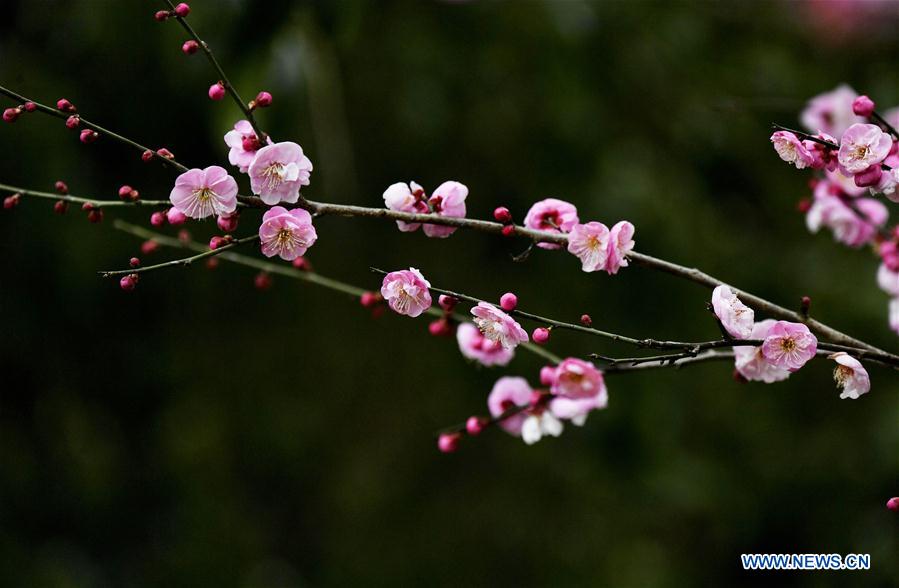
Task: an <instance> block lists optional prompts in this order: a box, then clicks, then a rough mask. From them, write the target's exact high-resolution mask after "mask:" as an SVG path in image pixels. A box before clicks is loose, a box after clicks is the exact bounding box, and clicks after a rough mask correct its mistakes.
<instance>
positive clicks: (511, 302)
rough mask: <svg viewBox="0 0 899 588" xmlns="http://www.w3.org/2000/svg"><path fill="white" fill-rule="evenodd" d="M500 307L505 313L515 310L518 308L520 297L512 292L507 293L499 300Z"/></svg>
mask: <svg viewBox="0 0 899 588" xmlns="http://www.w3.org/2000/svg"><path fill="white" fill-rule="evenodd" d="M499 306H500V308H502V309H503V310H505V311H510V310H515V307H516V306H518V296H516V295H515V294H513V293H512V292H506V293H505V294H503V295H502V297H501V298H500V299H499Z"/></svg>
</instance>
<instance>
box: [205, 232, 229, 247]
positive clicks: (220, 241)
mask: <svg viewBox="0 0 899 588" xmlns="http://www.w3.org/2000/svg"><path fill="white" fill-rule="evenodd" d="M230 242H231V239H229V238H227V237H220V236H218V235H216V236H214V237H213V238H212V239H210V240H209V248H210V249H219V248H220V247H224V246H225V245H227V244H228V243H230Z"/></svg>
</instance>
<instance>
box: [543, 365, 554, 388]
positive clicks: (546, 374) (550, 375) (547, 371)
mask: <svg viewBox="0 0 899 588" xmlns="http://www.w3.org/2000/svg"><path fill="white" fill-rule="evenodd" d="M555 379H556V368H554V367H553V366H551V365H545V366H543V367H542V368H540V384H541V385H543V386H552V383H553V381H554V380H555Z"/></svg>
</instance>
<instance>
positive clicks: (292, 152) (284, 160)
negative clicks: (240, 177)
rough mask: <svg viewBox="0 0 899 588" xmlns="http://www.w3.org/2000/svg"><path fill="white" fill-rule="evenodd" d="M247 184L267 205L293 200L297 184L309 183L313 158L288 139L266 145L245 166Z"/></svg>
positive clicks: (300, 185) (296, 193)
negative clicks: (311, 159) (248, 183)
mask: <svg viewBox="0 0 899 588" xmlns="http://www.w3.org/2000/svg"><path fill="white" fill-rule="evenodd" d="M247 171H248V173H249V174H250V187H251V188H252V189H253V193H254V194H256V195H257V196H259V197H260V198H261V199H262V201H263V202H265V203H266V204H268V205H269V206H271V205H273V204H278V203H279V202H287V203H291V204H292V203H294V202H296V201H297V200H299V198H300V188H301V187H302V186H308V185H309V174H310V173H311V172H312V162H311V161H310V160H309V158H308V157H306V156H305V155H304V154H303V148H302V147H300V146H299V145H297V144H296V143H293V142H291V141H284V142H282V143H275V144H273V145H267V146H265V147H263V148H262V149H260V150H259V151H257V152H256V157H254V158H253V161H252V162H251V163H250V167H249V168H248V170H247Z"/></svg>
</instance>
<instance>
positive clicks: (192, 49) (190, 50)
mask: <svg viewBox="0 0 899 588" xmlns="http://www.w3.org/2000/svg"><path fill="white" fill-rule="evenodd" d="M199 48H200V44H199V43H197V42H196V41H194V40H193V39H188V40H187V41H184V44H183V45H181V51H183V52H184V54H185V55H193V54H194V53H196V52H197V49H199Z"/></svg>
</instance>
